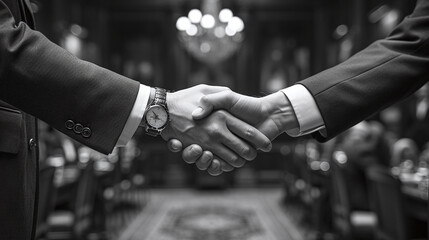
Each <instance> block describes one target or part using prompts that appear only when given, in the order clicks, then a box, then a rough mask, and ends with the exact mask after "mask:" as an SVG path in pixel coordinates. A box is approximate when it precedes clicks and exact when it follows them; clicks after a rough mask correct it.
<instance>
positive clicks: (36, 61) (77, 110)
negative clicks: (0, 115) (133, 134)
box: [0, 1, 139, 153]
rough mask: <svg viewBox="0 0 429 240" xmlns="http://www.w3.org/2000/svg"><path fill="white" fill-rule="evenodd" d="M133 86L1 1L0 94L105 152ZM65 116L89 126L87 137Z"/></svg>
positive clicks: (120, 122)
mask: <svg viewBox="0 0 429 240" xmlns="http://www.w3.org/2000/svg"><path fill="white" fill-rule="evenodd" d="M138 89H139V83H138V82H135V81H132V80H130V79H128V78H125V77H123V76H120V75H118V74H116V73H113V72H111V71H109V70H106V69H104V68H101V67H98V66H96V65H94V64H91V63H89V62H85V61H82V60H80V59H78V58H76V57H74V56H73V55H72V54H70V53H68V52H67V51H66V50H64V49H62V48H61V47H59V46H57V45H55V44H54V43H52V42H51V41H49V40H48V39H47V38H46V37H44V36H43V35H42V34H41V33H40V32H37V31H34V30H32V29H30V28H29V26H28V25H27V24H25V23H23V22H20V23H17V22H15V20H14V18H13V16H12V14H11V12H10V10H9V9H8V7H7V6H6V5H5V4H4V3H3V2H2V1H0V99H2V100H4V101H6V102H8V103H10V104H12V105H14V106H15V107H18V108H20V109H22V110H24V111H25V112H27V113H30V114H32V115H34V116H37V117H38V118H40V119H42V120H44V121H46V122H48V123H49V124H51V125H52V126H53V127H55V128H57V129H58V130H60V131H62V132H64V133H66V134H68V135H70V136H71V137H73V138H75V139H77V140H78V141H80V142H82V143H83V144H85V145H88V146H90V147H92V148H94V149H96V150H98V151H100V152H103V153H109V152H110V151H111V149H113V147H114V145H115V144H116V142H117V139H118V138H119V135H120V134H121V131H122V129H123V127H124V125H125V122H126V121H127V118H128V116H129V113H130V111H131V108H132V107H133V104H134V101H135V99H136V96H137V93H138ZM112 116H115V117H112ZM68 120H73V121H74V122H76V123H80V124H82V125H83V126H87V127H90V129H91V135H90V137H86V138H85V137H83V136H82V135H78V134H75V133H74V132H73V131H70V130H68V129H67V128H66V126H65V124H66V122H67V121H68Z"/></svg>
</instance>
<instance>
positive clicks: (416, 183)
mask: <svg viewBox="0 0 429 240" xmlns="http://www.w3.org/2000/svg"><path fill="white" fill-rule="evenodd" d="M31 3H32V10H33V12H34V14H35V17H36V25H37V29H38V30H39V31H41V32H42V33H44V34H45V35H46V36H47V37H48V38H49V39H50V40H51V41H53V42H55V43H57V44H59V45H60V46H62V47H64V48H65V49H67V50H68V51H70V52H71V53H73V54H75V55H76V56H78V57H79V58H82V59H84V60H87V61H90V62H93V63H96V64H98V65H101V66H103V67H105V68H108V69H111V70H113V71H115V72H118V73H120V74H123V75H125V76H127V77H130V78H132V79H135V80H137V81H140V82H141V83H143V84H146V85H150V86H159V87H163V88H166V89H170V90H179V89H182V88H186V87H190V86H194V85H196V84H201V83H204V84H210V85H223V86H228V87H230V88H231V89H233V90H234V91H237V92H239V93H242V94H246V95H252V96H263V95H266V94H269V93H272V92H275V91H277V90H279V89H282V88H285V87H288V86H290V85H293V84H294V83H295V82H297V81H299V80H302V79H305V78H306V77H308V76H311V75H313V74H315V73H318V72H320V71H322V70H324V69H326V68H328V67H331V66H334V65H336V64H338V63H340V62H342V61H344V60H345V59H347V58H348V57H350V56H352V55H353V54H354V53H356V52H357V51H359V50H361V49H363V48H365V47H366V46H367V45H368V44H370V43H371V42H373V41H375V40H377V39H380V38H384V37H386V36H387V35H388V34H389V32H390V31H391V30H392V29H393V28H394V27H395V25H396V24H398V23H399V22H400V21H401V20H402V19H403V18H404V17H405V16H407V15H408V14H410V13H411V12H412V10H413V8H414V5H415V1H400V0H122V1H120V0H43V1H42V0H31ZM386 94H388V93H386ZM89 104H90V103H89ZM428 108H429V89H428V87H427V86H424V87H423V88H422V89H421V90H420V91H419V92H417V93H416V94H414V95H413V96H411V97H410V98H408V99H406V100H404V101H402V102H400V103H398V104H396V105H394V106H391V107H389V108H387V109H386V110H384V111H382V112H380V113H378V114H375V115H374V116H372V117H371V118H369V119H368V120H366V121H364V122H361V123H359V124H358V125H356V126H355V127H353V128H352V129H350V130H349V131H347V132H345V133H344V134H342V135H340V136H338V137H337V138H335V139H333V140H331V141H329V142H328V143H324V144H321V143H318V142H316V141H314V140H313V139H311V138H310V137H301V138H290V137H288V136H287V135H286V134H283V135H282V136H280V137H278V138H277V139H276V140H275V141H274V143H273V150H272V151H271V152H270V153H260V154H259V155H258V157H257V159H255V160H254V161H253V162H250V163H248V164H246V166H244V167H243V168H241V169H238V170H235V171H233V172H231V173H226V174H222V175H221V176H219V177H211V176H209V175H208V174H207V173H206V172H201V171H199V170H197V169H196V167H195V166H191V165H187V164H185V163H184V162H183V160H182V158H181V155H180V154H174V153H170V152H169V151H168V150H167V148H166V144H165V142H164V141H163V140H162V139H161V138H152V137H148V136H146V135H145V134H144V133H142V132H137V133H136V135H135V136H134V138H133V140H132V141H131V142H130V143H129V144H128V145H127V146H126V147H124V148H117V149H115V151H114V152H113V153H112V154H110V155H109V156H105V155H102V154H100V153H97V152H95V151H93V150H91V149H89V148H87V147H84V146H82V145H80V144H78V143H77V142H75V141H73V140H71V139H70V138H68V137H66V136H65V135H63V134H61V133H59V132H58V131H56V130H55V129H53V128H51V127H50V126H48V125H46V124H45V123H43V122H41V123H40V136H39V137H40V139H39V140H40V164H41V166H40V201H39V219H38V227H37V238H38V239H77V240H80V239H104V240H116V239H123V240H131V239H136V240H137V239H142V240H143V239H151V240H152V239H153V240H170V239H180V240H201V239H203V238H204V239H207V240H229V239H231V240H245V239H249V240H255V239H264V240H271V239H273V240H288V239H292V240H294V239H306V240H307V239H310V240H311V239H341V240H342V239H401V240H403V239H427V236H428V173H429V168H428V167H429V145H428V144H427V143H428V140H429V115H428V114H427V111H428ZM338 117H339V118H341V116H338Z"/></svg>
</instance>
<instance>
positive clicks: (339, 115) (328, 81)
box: [300, 0, 429, 141]
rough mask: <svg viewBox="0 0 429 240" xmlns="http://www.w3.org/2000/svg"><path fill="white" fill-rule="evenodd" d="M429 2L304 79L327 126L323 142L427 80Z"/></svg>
mask: <svg viewBox="0 0 429 240" xmlns="http://www.w3.org/2000/svg"><path fill="white" fill-rule="evenodd" d="M428 37H429V1H427V0H419V1H418V2H417V5H416V8H415V10H414V11H413V13H412V14H411V15H410V16H407V17H405V19H404V20H403V21H402V22H401V23H400V24H399V25H398V26H397V27H396V28H395V30H394V31H393V32H392V33H391V34H390V35H389V36H388V37H387V38H386V39H383V40H379V41H377V42H374V43H373V44H371V45H370V46H368V47H367V48H366V49H364V50H362V51H361V52H359V53H357V54H356V55H354V56H353V57H351V58H350V59H348V60H347V61H345V62H343V63H342V64H339V65H337V66H335V67H333V68H331V69H328V70H326V71H324V72H321V73H319V74H317V75H314V76H312V77H310V78H307V79H305V80H303V81H301V82H300V83H301V84H303V85H304V86H305V87H306V88H307V89H308V90H309V91H310V93H311V94H312V95H313V97H314V99H315V101H316V104H317V106H318V108H319V110H320V113H321V115H322V118H323V121H324V123H325V127H326V135H321V134H320V132H317V133H315V134H313V136H314V137H315V138H316V139H318V140H319V141H326V140H328V139H330V138H332V137H334V136H336V135H337V134H339V133H341V132H343V131H344V130H346V129H348V128H350V127H351V126H353V125H355V124H356V123H358V122H360V121H362V120H364V119H365V118H367V117H369V116H370V115H372V114H373V113H375V112H377V111H379V110H382V109H383V108H385V107H387V106H389V105H391V104H393V103H394V102H396V101H398V100H399V99H401V98H404V97H406V96H408V95H410V94H411V93H413V92H414V91H415V90H417V89H418V88H419V87H421V86H422V85H423V84H424V83H425V82H427V81H428V80H429V40H428Z"/></svg>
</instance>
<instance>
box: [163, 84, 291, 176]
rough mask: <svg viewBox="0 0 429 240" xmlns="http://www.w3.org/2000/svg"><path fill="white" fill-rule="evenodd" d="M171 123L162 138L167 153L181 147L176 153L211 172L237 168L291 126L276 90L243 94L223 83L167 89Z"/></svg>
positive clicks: (268, 147)
mask: <svg viewBox="0 0 429 240" xmlns="http://www.w3.org/2000/svg"><path fill="white" fill-rule="evenodd" d="M167 104H168V107H169V111H170V117H171V122H170V124H169V126H168V127H167V128H166V129H165V130H164V131H163V133H162V137H163V138H164V139H165V140H169V148H170V150H171V151H175V152H177V151H180V150H182V147H186V148H185V149H184V151H183V153H182V157H183V159H184V160H185V162H187V163H196V165H197V167H198V168H199V169H200V170H207V171H208V172H209V174H211V175H219V174H221V173H222V172H227V171H231V170H233V169H234V167H236V168H237V167H241V166H243V165H244V164H245V162H246V161H250V160H253V159H254V158H255V157H256V154H257V150H262V151H270V150H271V141H272V140H273V139H274V138H276V137H277V136H278V135H280V134H281V133H282V132H283V131H285V130H286V129H290V128H293V127H297V122H296V118H295V116H294V113H293V110H292V108H291V107H290V104H289V102H288V100H287V98H286V97H285V96H284V94H283V93H281V92H278V93H274V94H271V95H268V96H265V97H262V98H254V97H248V96H244V95H240V94H238V93H235V92H233V91H231V90H230V89H229V88H226V87H215V86H207V85H198V86H195V87H192V88H189V89H185V90H181V91H178V92H174V93H169V95H168V96H167Z"/></svg>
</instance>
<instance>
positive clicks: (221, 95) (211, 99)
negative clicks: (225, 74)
mask: <svg viewBox="0 0 429 240" xmlns="http://www.w3.org/2000/svg"><path fill="white" fill-rule="evenodd" d="M238 98H239V95H238V94H237V93H235V92H233V91H221V92H217V93H213V94H208V95H205V96H203V97H201V99H200V107H198V108H197V109H195V110H194V111H193V112H192V117H193V118H194V119H202V118H205V117H207V116H208V115H209V114H210V113H211V112H212V111H213V109H227V110H228V109H230V108H231V107H232V106H234V104H235V103H236V102H237V101H238Z"/></svg>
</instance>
